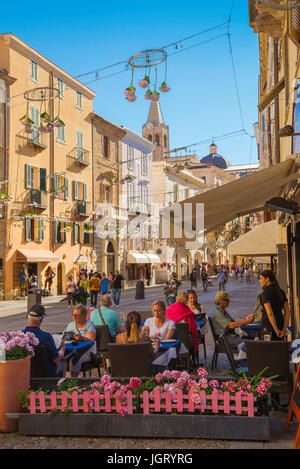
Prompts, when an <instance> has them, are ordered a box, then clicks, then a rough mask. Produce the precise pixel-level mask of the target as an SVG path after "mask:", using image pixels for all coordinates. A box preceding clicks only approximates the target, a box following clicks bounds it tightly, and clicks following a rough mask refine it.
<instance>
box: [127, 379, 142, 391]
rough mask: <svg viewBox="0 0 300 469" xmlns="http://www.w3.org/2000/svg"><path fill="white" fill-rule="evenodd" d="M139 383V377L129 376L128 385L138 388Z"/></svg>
mask: <svg viewBox="0 0 300 469" xmlns="http://www.w3.org/2000/svg"><path fill="white" fill-rule="evenodd" d="M140 385H141V380H140V379H139V378H130V381H129V386H130V387H131V388H133V389H138V388H139V387H140Z"/></svg>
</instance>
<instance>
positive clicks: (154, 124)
mask: <svg viewBox="0 0 300 469" xmlns="http://www.w3.org/2000/svg"><path fill="white" fill-rule="evenodd" d="M143 137H144V138H145V139H146V140H149V142H151V143H153V145H156V149H155V150H154V151H153V153H152V161H159V160H164V159H165V157H166V155H165V154H164V151H166V150H169V148H170V147H169V126H168V125H165V123H164V119H163V115H162V112H161V109H160V105H159V102H158V101H151V105H150V110H149V114H148V119H147V122H146V124H144V125H143Z"/></svg>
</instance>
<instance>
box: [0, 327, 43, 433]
mask: <svg viewBox="0 0 300 469" xmlns="http://www.w3.org/2000/svg"><path fill="white" fill-rule="evenodd" d="M38 344H39V341H38V339H37V338H36V337H35V335H34V334H32V333H31V332H27V333H24V332H21V331H17V332H0V432H1V431H2V432H12V431H16V430H17V428H18V421H17V420H16V419H7V418H6V414H7V413H15V412H20V411H21V408H22V407H21V406H20V401H19V396H18V393H19V391H22V392H27V391H28V389H29V380H30V359H31V357H32V356H33V355H34V349H33V347H34V346H36V345H38Z"/></svg>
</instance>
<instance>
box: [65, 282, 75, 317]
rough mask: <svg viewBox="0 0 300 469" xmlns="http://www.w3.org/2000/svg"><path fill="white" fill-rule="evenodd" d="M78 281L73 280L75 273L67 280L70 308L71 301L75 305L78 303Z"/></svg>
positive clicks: (69, 306)
mask: <svg viewBox="0 0 300 469" xmlns="http://www.w3.org/2000/svg"><path fill="white" fill-rule="evenodd" d="M75 294H76V283H75V282H74V280H73V275H69V277H68V280H67V282H66V295H67V299H68V309H70V308H71V302H72V304H73V306H75V304H76V298H75Z"/></svg>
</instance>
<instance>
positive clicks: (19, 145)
mask: <svg viewBox="0 0 300 469" xmlns="http://www.w3.org/2000/svg"><path fill="white" fill-rule="evenodd" d="M32 130H33V131H32V133H31V134H26V133H25V132H24V131H20V132H18V133H17V134H16V141H15V145H16V153H18V154H20V155H25V156H35V155H36V153H37V152H41V151H43V150H45V149H46V148H47V147H48V144H49V134H44V133H40V132H39V131H38V130H37V129H35V128H34V129H32Z"/></svg>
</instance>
